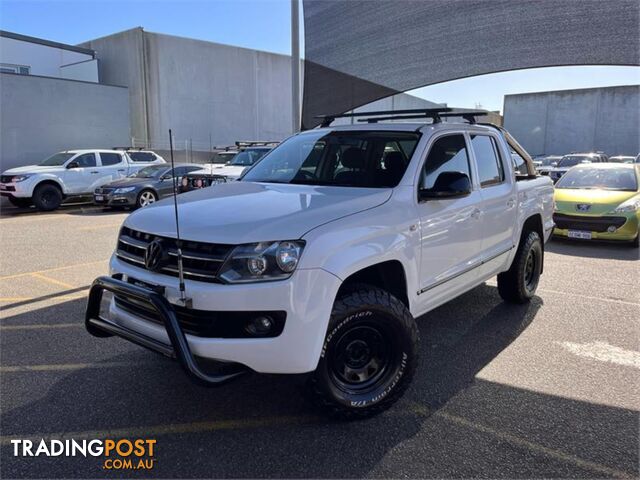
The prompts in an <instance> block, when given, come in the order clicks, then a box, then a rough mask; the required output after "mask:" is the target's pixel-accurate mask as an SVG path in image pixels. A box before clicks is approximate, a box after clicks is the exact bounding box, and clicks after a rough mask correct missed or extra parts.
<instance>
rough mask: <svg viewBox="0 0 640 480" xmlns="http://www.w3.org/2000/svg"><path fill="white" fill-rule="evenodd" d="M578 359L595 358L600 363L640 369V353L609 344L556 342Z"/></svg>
mask: <svg viewBox="0 0 640 480" xmlns="http://www.w3.org/2000/svg"><path fill="white" fill-rule="evenodd" d="M556 343H557V344H559V345H560V346H562V347H563V348H564V349H566V350H568V351H569V352H571V353H573V354H574V355H577V356H578V357H586V358H593V359H594V360H598V361H600V362H607V363H615V364H616V365H622V366H625V367H633V368H637V369H640V352H636V351H634V350H625V349H624V348H620V347H616V346H615V345H609V344H608V343H607V342H592V343H573V342H556Z"/></svg>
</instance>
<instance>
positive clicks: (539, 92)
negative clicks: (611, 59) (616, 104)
mask: <svg viewBox="0 0 640 480" xmlns="http://www.w3.org/2000/svg"><path fill="white" fill-rule="evenodd" d="M629 87H636V88H637V87H640V84H637V83H635V84H625V85H603V86H601V87H584V88H569V89H563V90H543V91H538V92H523V93H509V94H506V95H505V96H504V98H507V97H523V96H526V95H548V94H551V93H569V92H586V91H588V90H607V89H614V88H629Z"/></svg>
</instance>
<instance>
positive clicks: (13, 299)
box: [0, 287, 89, 308]
mask: <svg viewBox="0 0 640 480" xmlns="http://www.w3.org/2000/svg"><path fill="white" fill-rule="evenodd" d="M88 288H89V287H86V288H85V289H84V290H87V289H88ZM79 298H87V296H86V295H60V296H55V297H50V298H49V297H46V298H42V297H0V303H6V302H27V301H30V300H37V301H40V302H45V301H47V300H78V299H79ZM3 308H11V307H6V306H5V307H3Z"/></svg>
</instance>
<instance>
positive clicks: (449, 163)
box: [86, 112, 553, 417]
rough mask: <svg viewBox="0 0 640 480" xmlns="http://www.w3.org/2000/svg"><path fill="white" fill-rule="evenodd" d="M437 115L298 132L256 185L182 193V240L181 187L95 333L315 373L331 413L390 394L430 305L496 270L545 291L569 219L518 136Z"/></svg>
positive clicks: (223, 368) (117, 284)
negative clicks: (555, 239)
mask: <svg viewBox="0 0 640 480" xmlns="http://www.w3.org/2000/svg"><path fill="white" fill-rule="evenodd" d="M369 115H373V114H371V113H369ZM431 115H432V116H433V117H434V119H435V120H436V123H434V124H428V125H425V124H402V123H393V124H381V123H370V124H366V125H352V126H340V127H335V128H332V127H331V126H325V127H323V128H319V129H315V130H311V131H307V132H304V133H300V134H298V135H295V136H293V137H291V138H289V139H288V140H286V141H284V142H283V143H282V144H280V145H279V146H278V147H276V148H275V149H274V150H272V151H271V152H270V153H268V154H267V155H266V156H265V157H263V158H262V159H261V160H260V161H259V162H258V163H257V164H255V165H254V166H253V167H252V168H251V169H250V170H249V171H248V172H247V173H246V174H245V175H244V177H243V178H242V179H241V180H240V181H238V182H231V183H224V184H220V185H215V186H213V187H211V188H206V189H202V190H198V191H194V192H190V193H186V194H184V195H180V196H178V197H177V205H178V210H179V216H180V220H179V232H180V236H181V240H178V239H177V234H176V223H175V220H176V219H175V212H174V204H173V201H172V200H168V201H167V200H163V201H160V202H158V203H155V204H153V205H151V206H150V207H148V208H145V209H143V210H141V211H138V212H135V213H133V214H132V215H130V216H129V217H127V219H126V220H125V222H124V225H123V226H122V229H121V231H120V237H119V240H118V244H117V249H116V251H115V253H114V255H113V257H112V258H111V263H110V272H111V276H109V277H100V278H98V279H97V280H96V281H95V282H94V284H93V286H92V288H91V293H90V298H89V305H88V308H87V316H86V326H87V329H88V330H89V332H90V333H92V334H94V335H96V336H110V335H119V336H121V337H124V338H126V339H128V340H130V341H132V342H135V343H138V344H140V345H143V346H145V347H147V348H150V349H152V350H155V351H157V352H161V353H164V354H165V355H169V356H174V357H177V358H178V360H179V361H180V362H181V364H182V365H183V367H184V369H185V371H186V372H187V373H188V374H189V375H190V376H191V377H192V378H194V379H196V380H197V381H199V382H202V383H206V384H216V383H221V382H224V381H227V380H230V379H232V378H234V377H236V376H237V375H239V374H241V373H242V372H244V371H247V370H252V371H255V372H263V373H283V374H284V373H304V372H310V376H309V377H310V378H309V390H310V392H311V393H312V396H313V398H315V399H316V401H317V403H318V405H320V406H321V407H322V408H324V409H326V410H328V411H329V412H330V413H332V414H335V415H338V416H341V417H365V416H369V415H372V414H375V413H377V412H379V411H381V410H383V409H385V408H387V407H389V406H390V405H391V404H392V403H393V402H395V401H396V400H397V399H398V398H399V397H400V396H401V395H402V393H403V392H404V391H405V389H406V388H407V386H408V385H409V383H410V381H411V378H412V376H413V375H414V372H415V369H416V366H417V355H418V328H417V326H416V321H415V319H416V318H418V317H420V316H421V315H423V314H425V313H426V312H428V311H430V310H433V309H434V308H436V307H438V306H439V305H441V304H443V303H445V302H448V301H450V300H452V299H454V298H456V297H457V296H458V295H460V294H462V293H464V292H466V291H468V290H470V289H472V288H474V287H476V286H477V285H479V284H481V283H482V282H484V281H485V280H487V279H489V278H490V277H493V276H495V275H498V290H499V292H500V295H501V296H502V297H503V298H504V299H505V300H507V301H510V302H526V301H528V300H529V299H530V298H531V297H532V296H533V295H534V293H535V291H536V287H537V285H538V280H539V276H540V274H541V273H542V265H543V252H544V242H545V241H546V240H547V239H548V238H549V236H550V234H551V230H552V228H553V221H552V213H553V198H552V196H553V186H552V183H551V181H550V179H549V178H547V177H536V176H535V171H534V169H533V164H532V163H531V159H530V158H529V157H528V155H527V154H526V153H525V152H524V151H523V150H522V148H521V147H520V146H519V145H517V143H516V142H515V141H513V139H511V138H510V137H509V136H508V134H507V133H506V132H504V131H502V130H500V129H498V128H497V127H493V126H484V125H477V124H466V123H439V122H437V120H438V119H439V116H438V115H437V112H432V113H431ZM423 116H424V114H423ZM328 123H329V121H327V122H325V125H327V124H328ZM510 147H511V148H514V149H515V151H516V152H517V153H518V154H519V155H520V157H522V158H523V159H526V162H524V161H523V162H524V163H523V164H521V165H518V166H517V168H518V171H516V167H515V165H514V163H513V162H512V158H511V155H510ZM179 258H181V259H182V267H183V268H182V271H183V278H184V285H185V289H184V292H183V291H182V289H181V286H180V283H181V278H180V276H181V274H180V270H181V268H180V261H179ZM105 292H106V293H105ZM103 294H104V297H105V298H104V300H108V302H102V300H103ZM101 303H102V304H103V305H104V303H106V304H107V308H106V309H104V308H103V309H102V310H104V311H101V308H100V306H101ZM200 359H208V360H215V361H217V362H219V366H220V368H219V369H218V370H216V371H215V372H212V371H207V370H206V369H205V368H204V367H203V366H202V363H201V362H200ZM208 363H210V362H208Z"/></svg>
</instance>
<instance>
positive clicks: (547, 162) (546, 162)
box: [540, 157, 559, 167]
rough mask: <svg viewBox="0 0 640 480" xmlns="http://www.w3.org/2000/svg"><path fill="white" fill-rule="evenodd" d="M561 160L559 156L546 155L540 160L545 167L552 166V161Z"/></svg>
mask: <svg viewBox="0 0 640 480" xmlns="http://www.w3.org/2000/svg"><path fill="white" fill-rule="evenodd" d="M558 160H559V158H558V157H545V158H541V159H540V162H541V164H542V166H543V167H550V166H551V164H552V163H554V162H557V161H558Z"/></svg>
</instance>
